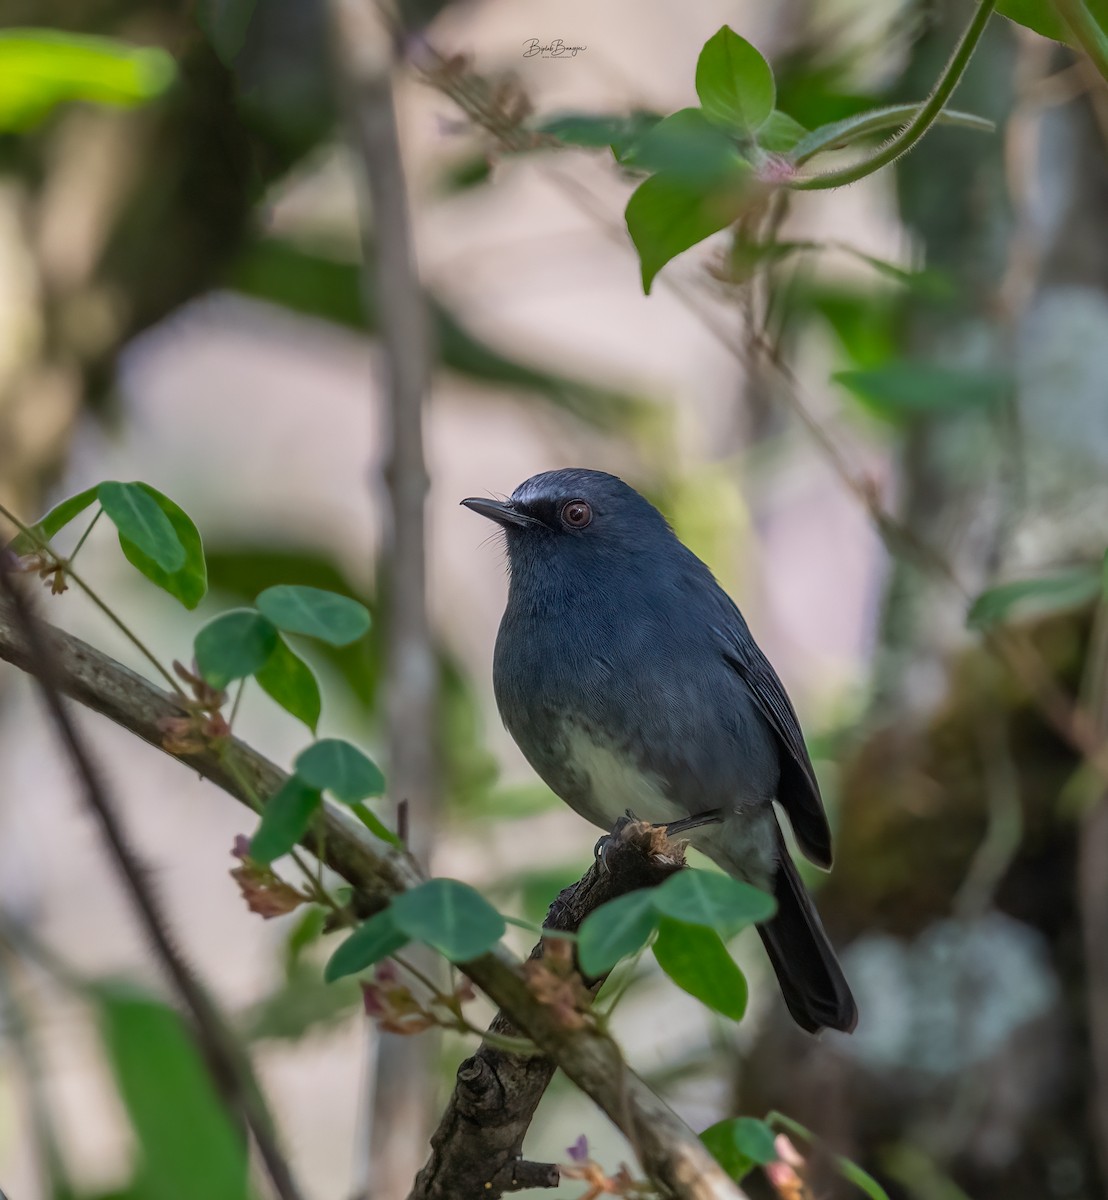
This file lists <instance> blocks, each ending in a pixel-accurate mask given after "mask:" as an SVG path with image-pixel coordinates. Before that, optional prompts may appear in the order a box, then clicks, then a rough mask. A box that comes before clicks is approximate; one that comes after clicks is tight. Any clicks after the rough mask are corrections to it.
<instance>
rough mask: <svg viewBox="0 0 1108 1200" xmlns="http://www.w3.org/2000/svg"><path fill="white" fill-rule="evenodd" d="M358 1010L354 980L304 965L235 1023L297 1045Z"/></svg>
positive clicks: (261, 1037) (256, 1036) (257, 1035)
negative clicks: (328, 975) (332, 980)
mask: <svg viewBox="0 0 1108 1200" xmlns="http://www.w3.org/2000/svg"><path fill="white" fill-rule="evenodd" d="M360 1008H362V990H361V988H360V987H358V985H357V984H356V983H355V982H354V981H353V980H351V979H344V980H340V981H337V982H335V983H328V982H327V981H326V980H325V979H324V978H323V977H322V975H321V974H320V972H319V970H318V969H317V968H316V967H314V966H309V965H308V964H304V965H303V966H298V967H297V968H296V969H295V971H294V972H293V973H292V975H291V976H290V977H289V978H288V979H287V980H283V981H282V982H281V983H280V984H279V985H278V986H277V987H276V988H274V990H273V991H272V992H270V993H269V995H268V996H264V997H263V998H262V999H261V1000H259V1001H258V1002H257V1003H255V1004H252V1005H251V1006H250V1007H249V1008H248V1009H247V1010H246V1012H244V1013H240V1014H236V1016H237V1017H238V1020H237V1021H236V1023H235V1024H236V1028H237V1029H238V1030H240V1031H241V1034H242V1036H243V1037H244V1038H246V1039H247V1040H248V1041H251V1042H255V1041H267V1040H275V1041H276V1040H280V1041H286V1042H296V1041H300V1040H301V1039H303V1038H306V1037H307V1036H308V1035H309V1034H312V1033H322V1032H326V1031H328V1030H330V1029H333V1028H334V1027H335V1026H336V1025H337V1024H338V1023H339V1022H340V1021H345V1020H348V1019H349V1018H350V1016H351V1015H352V1014H353V1013H354V1012H355V1011H356V1010H358V1009H360ZM56 1200H61V1198H56ZM82 1200H87V1198H85V1197H82Z"/></svg>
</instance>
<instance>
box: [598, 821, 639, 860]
mask: <svg viewBox="0 0 1108 1200" xmlns="http://www.w3.org/2000/svg"><path fill="white" fill-rule="evenodd" d="M638 823H639V818H638V817H636V816H635V814H634V813H633V812H632V811H631V810H630V809H628V810H627V811H626V812H625V813H624V814H623V816H622V817H620V818H619V820H618V821H616V823H615V824H614V825H613V826H612V832H611V833H606V834H605V835H604V836H603V837H602V838H598V839H597V842H596V845H595V846H594V847H593V851H592V853H593V858H594V859H595V860H596V865H597V866H598V867H599V868H600V870H601V871H602V872H604V873H607V871H608V859H609V858H610V856H611V854H612V851H613V850H614V849H615V847H616V846H617V845H618V844H619V843H620V842H621V841H622V840H623V836H624V831H625V830H626V829H627V827H628V826H629V825H635V824H638Z"/></svg>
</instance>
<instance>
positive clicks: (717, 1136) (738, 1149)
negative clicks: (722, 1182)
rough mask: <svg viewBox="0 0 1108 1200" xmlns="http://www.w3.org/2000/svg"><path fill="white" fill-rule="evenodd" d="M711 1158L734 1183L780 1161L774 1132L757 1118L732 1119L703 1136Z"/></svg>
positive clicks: (705, 1131)
mask: <svg viewBox="0 0 1108 1200" xmlns="http://www.w3.org/2000/svg"><path fill="white" fill-rule="evenodd" d="M700 1140H701V1141H702V1142H703V1143H704V1145H705V1146H706V1147H707V1149H708V1152H709V1153H710V1154H711V1156H712V1157H713V1158H714V1159H715V1160H716V1162H718V1163H719V1165H720V1166H721V1167H722V1168H723V1169H724V1170H725V1171H726V1172H727V1174H728V1175H730V1176H731V1178H732V1179H734V1180H735V1182H736V1183H738V1182H741V1181H742V1179H743V1177H744V1176H745V1175H748V1174H749V1173H750V1171H751V1169H752V1168H754V1167H757V1166H763V1167H764V1166H765V1165H766V1164H767V1163H771V1162H775V1161H776V1160H777V1150H776V1147H775V1146H774V1144H773V1130H772V1129H771V1128H770V1127H769V1126H768V1125H767V1124H766V1123H765V1121H759V1120H757V1119H756V1118H754V1117H732V1118H730V1119H729V1120H726V1121H719V1122H717V1123H716V1124H715V1125H712V1126H711V1127H710V1128H709V1129H705V1130H704V1132H703V1133H702V1134H701V1135H700Z"/></svg>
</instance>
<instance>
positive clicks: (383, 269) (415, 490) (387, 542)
mask: <svg viewBox="0 0 1108 1200" xmlns="http://www.w3.org/2000/svg"><path fill="white" fill-rule="evenodd" d="M331 12H332V18H333V24H334V33H335V39H334V41H335V57H336V60H337V66H338V75H339V82H340V86H341V88H342V91H343V93H344V94H343V97H342V99H343V100H344V101H345V108H346V113H347V129H348V133H349V140H350V142H351V144H352V148H353V149H354V151H355V152H356V155H357V157H358V158H359V159H360V165H361V173H362V175H363V176H364V183H365V185H366V190H367V192H368V201H369V203H368V205H363V215H362V222H361V228H362V246H363V252H362V287H363V289H364V290H365V292H366V294H367V299H368V300H369V306H371V308H372V311H374V312H377V313H379V314H380V339H379V343H378V378H379V382H380V394H381V397H382V399H383V404H382V405H381V413H382V417H383V422H384V437H383V441H384V444H385V446H386V458H385V463H384V482H385V489H386V493H387V497H388V504H387V509H386V513H387V516H386V521H385V531H384V533H385V536H384V554H383V561H382V564H381V572H380V574H381V581H382V589H381V591H382V594H383V599H384V604H383V608H384V614H383V621H384V626H385V630H386V636H385V641H384V645H385V670H384V676H385V678H384V688H383V695H384V697H385V736H386V744H387V758H388V771H389V791H390V794H391V795H392V796H393V798H394V800H395V801H396V802H399V801H404V802H405V803H406V804H407V806H408V808H409V811H410V815H411V824H410V826H409V827H408V835H409V838H410V839H411V840H410V842H409V848H410V849H411V850H412V852H413V853H414V854H415V855H416V857H417V858H418V859H419V860H420V861H421V862H424V863H427V862H429V861H430V855H431V849H432V839H433V832H434V829H435V827H436V819H435V817H436V808H437V804H436V794H437V791H438V764H437V762H436V754H435V748H436V745H437V737H436V724H437V723H436V712H435V707H436V698H437V697H436V692H437V684H438V669H437V664H436V661H435V653H434V648H433V645H432V641H431V627H430V621H429V618H428V615H427V594H426V593H427V561H426V560H427V552H426V528H425V512H424V510H425V505H426V498H427V491H428V487H429V484H430V480H429V478H428V474H427V467H426V464H425V462H424V455H423V408H424V405H425V403H426V401H427V398H428V395H429V392H430V382H431V357H432V355H431V339H430V321H429V317H428V312H427V300H426V295H425V292H424V290H423V288H422V287H421V286H420V281H419V272H418V269H417V266H416V256H415V248H414V245H413V237H412V228H411V216H410V208H409V203H408V190H407V184H406V181H405V177H404V163H403V159H402V156H401V149H400V135H399V131H398V129H397V120H396V103H395V99H394V96H393V82H392V74H393V49H392V43H393V39H392V37H391V36H390V33H389V30H388V29H387V27H386V25H385V22H384V20H383V16H382V13H381V11H380V6H379V5H377V4H375V3H373V2H372V0H332V3H331ZM369 297H372V299H369ZM379 1036H380V1042H379V1045H378V1048H377V1055H376V1071H375V1073H374V1075H373V1077H372V1078H371V1079H370V1088H371V1089H372V1093H373V1094H372V1096H371V1099H370V1105H371V1112H372V1118H371V1127H370V1128H371V1135H370V1143H371V1145H370V1159H371V1162H372V1173H373V1180H374V1182H373V1189H372V1190H373V1193H374V1194H375V1195H378V1196H381V1197H391V1196H394V1195H396V1194H398V1193H399V1192H400V1189H401V1188H404V1187H407V1184H408V1181H409V1180H410V1179H411V1177H412V1175H413V1174H414V1173H415V1170H416V1168H417V1167H418V1165H419V1157H418V1155H419V1150H418V1147H419V1146H420V1144H421V1142H422V1140H423V1137H424V1136H425V1133H426V1131H427V1129H428V1128H429V1124H430V1117H431V1113H430V1111H429V1109H428V1100H429V1096H430V1091H431V1089H429V1088H428V1087H426V1086H425V1085H426V1083H427V1081H428V1080H429V1079H430V1077H431V1074H432V1069H433V1068H432V1056H433V1055H434V1054H435V1050H436V1043H435V1040H434V1039H433V1038H431V1037H426V1038H411V1037H403V1036H400V1035H398V1034H393V1033H381V1034H380V1035H379ZM401 1133H403V1135H404V1136H400V1135H401Z"/></svg>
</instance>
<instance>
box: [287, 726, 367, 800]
mask: <svg viewBox="0 0 1108 1200" xmlns="http://www.w3.org/2000/svg"><path fill="white" fill-rule="evenodd" d="M296 773H297V775H299V776H300V778H301V779H303V780H304V782H305V783H310V784H311V785H312V786H313V787H317V788H323V789H326V790H327V791H329V792H330V793H331V794H332V795H333V796H334V797H335V799H336V800H341V801H342V802H343V804H354V803H355V802H356V801H358V800H365V799H366V798H367V797H369V796H380V795H381V793H382V792H383V791H384V790H385V777H384V775H382V774H381V771H380V768H379V767H378V766H377V764H376V763H375V762H374V761H373V760H372V759H371V758H369V757H367V756H366V755H365V754H363V753H362V752H361V750H359V749H358V747H357V746H355V745H352V744H351V743H350V742H347V741H343V739H342V738H322V739H321V740H320V741H318V742H315V743H314V744H313V745H311V746H309V747H308V748H307V750H304V751H302V752H301V753H300V754H299V755H298V756H297V759H296Z"/></svg>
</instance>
